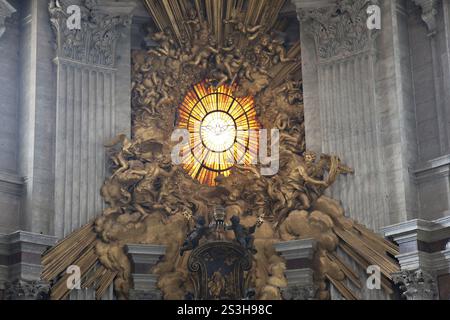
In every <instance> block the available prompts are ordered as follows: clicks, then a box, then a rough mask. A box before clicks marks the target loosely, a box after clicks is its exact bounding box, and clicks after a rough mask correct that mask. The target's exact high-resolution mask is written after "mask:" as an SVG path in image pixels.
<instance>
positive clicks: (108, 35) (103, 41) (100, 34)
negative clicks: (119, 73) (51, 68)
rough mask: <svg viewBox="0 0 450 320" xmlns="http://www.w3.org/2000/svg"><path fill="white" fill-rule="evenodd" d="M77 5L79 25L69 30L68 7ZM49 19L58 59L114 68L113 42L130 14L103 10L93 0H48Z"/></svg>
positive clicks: (115, 41)
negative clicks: (79, 17)
mask: <svg viewBox="0 0 450 320" xmlns="http://www.w3.org/2000/svg"><path fill="white" fill-rule="evenodd" d="M74 4H75V5H78V6H79V7H80V13H81V28H80V29H79V30H77V29H72V30H71V29H69V28H68V26H67V20H68V18H69V17H70V16H71V14H68V13H67V9H68V7H69V6H71V5H74ZM49 12H50V22H51V25H52V28H53V30H54V32H55V35H56V53H57V58H58V59H63V60H64V59H67V60H69V61H76V62H81V63H84V64H88V65H93V66H102V67H109V68H113V67H115V65H116V45H117V41H118V39H119V38H120V36H121V34H122V31H123V29H124V28H125V27H129V26H130V25H131V16H130V15H129V14H122V13H119V14H113V13H111V12H107V11H106V10H103V8H102V7H101V6H99V4H98V2H97V1H96V0H78V1H73V0H71V1H68V0H53V1H50V3H49Z"/></svg>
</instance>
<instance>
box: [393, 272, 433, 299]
mask: <svg viewBox="0 0 450 320" xmlns="http://www.w3.org/2000/svg"><path fill="white" fill-rule="evenodd" d="M393 280H394V282H395V283H396V284H398V285H399V286H400V289H401V290H402V291H403V296H404V297H406V298H407V299H408V300H435V299H436V298H437V285H436V280H435V277H434V276H433V275H432V274H431V273H429V272H427V271H424V270H421V269H418V270H404V271H401V272H398V273H395V274H394V275H393Z"/></svg>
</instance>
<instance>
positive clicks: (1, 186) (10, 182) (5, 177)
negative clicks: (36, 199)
mask: <svg viewBox="0 0 450 320" xmlns="http://www.w3.org/2000/svg"><path fill="white" fill-rule="evenodd" d="M23 184H24V180H23V179H22V178H21V177H19V176H17V175H15V174H11V173H8V172H4V171H0V193H7V194H11V195H14V196H20V195H22V189H23Z"/></svg>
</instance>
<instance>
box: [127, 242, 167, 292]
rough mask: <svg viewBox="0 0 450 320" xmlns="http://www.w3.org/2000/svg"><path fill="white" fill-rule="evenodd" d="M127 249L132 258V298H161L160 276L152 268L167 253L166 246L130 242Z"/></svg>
mask: <svg viewBox="0 0 450 320" xmlns="http://www.w3.org/2000/svg"><path fill="white" fill-rule="evenodd" d="M126 251H127V253H128V255H129V257H130V259H131V266H132V267H131V272H132V274H131V277H132V280H133V286H132V289H131V290H130V300H160V299H161V292H160V291H159V289H158V287H157V281H158V278H157V276H156V275H154V274H152V268H153V267H154V266H155V265H156V264H157V263H158V262H159V261H160V259H161V258H162V257H163V256H164V255H165V253H166V247H165V246H157V245H137V244H129V245H127V246H126Z"/></svg>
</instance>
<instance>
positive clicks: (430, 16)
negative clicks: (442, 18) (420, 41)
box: [413, 0, 438, 35]
mask: <svg viewBox="0 0 450 320" xmlns="http://www.w3.org/2000/svg"><path fill="white" fill-rule="evenodd" d="M413 1H414V3H415V4H416V5H418V6H419V7H420V8H421V9H422V20H423V21H424V22H425V23H426V25H427V28H428V31H429V33H430V35H433V34H435V33H436V15H437V13H438V6H437V2H438V1H437V0H413Z"/></svg>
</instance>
